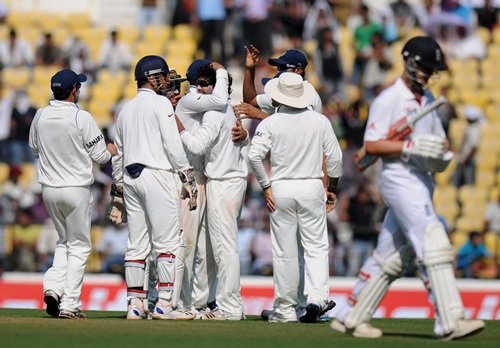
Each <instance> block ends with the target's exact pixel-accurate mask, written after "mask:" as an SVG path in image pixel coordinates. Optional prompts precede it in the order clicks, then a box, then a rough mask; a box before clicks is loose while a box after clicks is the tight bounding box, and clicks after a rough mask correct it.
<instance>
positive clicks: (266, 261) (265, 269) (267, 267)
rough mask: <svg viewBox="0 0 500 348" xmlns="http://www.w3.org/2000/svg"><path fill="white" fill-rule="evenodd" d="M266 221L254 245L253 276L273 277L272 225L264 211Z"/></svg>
mask: <svg viewBox="0 0 500 348" xmlns="http://www.w3.org/2000/svg"><path fill="white" fill-rule="evenodd" d="M262 216H263V219H264V221H263V222H262V224H261V228H259V230H258V231H257V233H256V235H255V238H254V240H253V244H252V250H251V252H252V255H253V259H254V261H253V264H252V274H253V275H262V276H271V275H273V251H272V247H271V225H270V221H269V215H268V214H265V211H263V214H262Z"/></svg>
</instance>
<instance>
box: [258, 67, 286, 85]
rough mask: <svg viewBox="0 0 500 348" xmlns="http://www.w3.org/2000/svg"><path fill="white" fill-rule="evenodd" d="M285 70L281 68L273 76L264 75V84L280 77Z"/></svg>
mask: <svg viewBox="0 0 500 348" xmlns="http://www.w3.org/2000/svg"><path fill="white" fill-rule="evenodd" d="M284 72H286V70H281V71H279V72H278V73H277V74H276V75H274V76H273V77H263V78H262V84H263V85H264V86H265V85H266V83H268V82H269V81H271V80H272V79H275V78H277V77H280V75H281V74H283V73H284Z"/></svg>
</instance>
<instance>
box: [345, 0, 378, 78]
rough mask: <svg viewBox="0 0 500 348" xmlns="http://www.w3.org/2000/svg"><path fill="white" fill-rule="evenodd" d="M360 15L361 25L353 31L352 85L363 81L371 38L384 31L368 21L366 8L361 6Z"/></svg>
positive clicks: (368, 15) (368, 13)
mask: <svg viewBox="0 0 500 348" xmlns="http://www.w3.org/2000/svg"><path fill="white" fill-rule="evenodd" d="M360 14H361V18H362V23H361V24H360V25H358V26H357V27H356V29H355V31H354V49H355V51H356V55H355V58H354V65H353V72H352V83H353V84H355V85H359V84H360V83H361V81H362V79H363V74H364V72H365V68H366V64H367V62H368V59H369V56H370V53H371V51H372V50H371V44H372V36H373V34H374V33H377V32H378V33H383V31H384V29H383V28H382V26H380V25H379V24H377V23H375V22H373V21H372V20H371V19H370V11H369V9H368V6H366V5H364V4H363V5H361V8H360Z"/></svg>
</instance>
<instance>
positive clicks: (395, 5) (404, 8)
mask: <svg viewBox="0 0 500 348" xmlns="http://www.w3.org/2000/svg"><path fill="white" fill-rule="evenodd" d="M389 7H390V9H391V11H392V13H393V14H394V19H395V21H396V25H397V26H398V28H404V29H408V28H413V27H414V26H415V23H416V19H417V16H416V14H415V11H414V10H413V7H412V6H411V5H410V4H409V3H408V1H406V0H395V1H393V2H391V3H390V4H389Z"/></svg>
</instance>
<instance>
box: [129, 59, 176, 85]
mask: <svg viewBox="0 0 500 348" xmlns="http://www.w3.org/2000/svg"><path fill="white" fill-rule="evenodd" d="M169 70H170V69H169V68H168V65H167V62H166V61H165V59H163V58H162V57H160V56H144V57H142V58H141V59H139V61H138V62H137V64H136V65H135V72H134V76H135V80H136V81H139V80H142V79H145V78H147V77H148V76H149V75H154V74H161V75H163V76H167V74H168V72H169Z"/></svg>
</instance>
